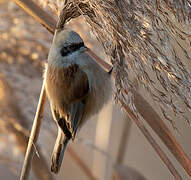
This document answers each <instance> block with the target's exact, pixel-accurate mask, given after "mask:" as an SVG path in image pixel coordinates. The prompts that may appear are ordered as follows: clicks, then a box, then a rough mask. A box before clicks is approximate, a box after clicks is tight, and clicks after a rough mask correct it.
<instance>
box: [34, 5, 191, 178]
mask: <svg viewBox="0 0 191 180" xmlns="http://www.w3.org/2000/svg"><path fill="white" fill-rule="evenodd" d="M75 5H76V4H75ZM77 7H78V8H79V5H78V4H77ZM80 10H81V9H80ZM33 12H35V10H34V9H33ZM82 12H83V11H82ZM88 12H89V11H88ZM90 12H91V11H90ZM74 14H75V13H74ZM83 14H86V13H83ZM87 15H88V14H87ZM90 15H91V14H90ZM90 15H89V16H88V17H90V18H91V16H90ZM76 16H77V15H75V17H76ZM43 18H45V19H46V16H45V17H43ZM37 21H38V19H37ZM95 22H96V21H95ZM48 26H49V25H48ZM114 54H115V53H114ZM116 54H118V53H116ZM106 68H108V67H106ZM143 102H144V100H143ZM147 111H148V110H147ZM151 111H152V109H151ZM155 123H157V122H155ZM158 123H160V122H158ZM151 126H152V125H151ZM167 129H168V128H167ZM156 133H157V132H156ZM169 134H170V135H171V133H170V131H169ZM172 137H173V136H172ZM162 140H163V142H164V143H165V144H166V145H168V141H166V140H165V139H162ZM168 140H169V141H171V139H170V138H169V139H168ZM174 142H176V140H175V139H174V137H173V142H172V146H174V147H172V146H171V147H168V148H169V149H170V150H171V149H173V148H175V149H177V147H176V144H174ZM181 150H182V149H181ZM181 152H183V153H184V151H183V150H182V151H181ZM177 154H178V156H179V157H180V156H181V153H180V152H179V151H178V153H177ZM175 157H176V156H175ZM176 158H177V157H176ZM180 163H181V164H182V165H183V167H186V166H187V167H190V164H191V163H190V160H189V159H188V158H187V157H185V159H183V161H182V162H180ZM185 170H186V171H187V173H188V174H189V175H190V174H191V173H190V168H185Z"/></svg>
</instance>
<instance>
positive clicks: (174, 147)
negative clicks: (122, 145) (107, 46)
mask: <svg viewBox="0 0 191 180" xmlns="http://www.w3.org/2000/svg"><path fill="white" fill-rule="evenodd" d="M15 1H26V0H15ZM28 1H30V0H28ZM21 7H22V6H21ZM22 8H23V9H24V10H25V11H26V12H27V13H29V14H31V12H32V13H34V14H36V11H35V8H33V9H32V7H27V8H26V7H22ZM28 8H29V9H30V12H28V10H27V9H28ZM33 17H35V16H34V15H33ZM47 18H48V16H46V13H44V16H43V17H42V19H43V20H44V21H45V22H47V23H45V24H44V26H46V28H47V29H51V27H53V26H54V27H55V24H56V22H53V23H52V24H49V22H48V21H46V20H47ZM35 20H36V21H38V22H40V21H39V18H35ZM50 32H54V29H51V30H50ZM90 52H91V51H90ZM92 54H93V55H94V57H95V60H97V59H99V60H101V59H100V58H98V57H97V56H96V55H95V54H94V53H93V52H92ZM100 62H101V63H100V64H101V65H102V67H104V68H105V69H106V70H108V71H109V70H110V69H111V66H110V65H109V64H107V63H105V62H104V61H102V60H101V61H100ZM103 62H104V63H103ZM139 101H140V102H142V104H145V100H144V99H143V98H142V96H140V99H139ZM145 112H147V113H150V112H154V110H153V108H152V107H151V108H150V109H145ZM143 113H144V112H143ZM144 120H145V121H147V119H144ZM160 120H161V119H160ZM151 121H152V123H149V125H150V126H151V128H152V129H153V130H154V131H155V128H153V124H155V125H157V124H160V123H161V121H162V120H161V121H157V120H156V121H155V119H152V120H151ZM159 126H160V125H159ZM164 126H165V129H166V131H167V132H168V133H167V137H166V139H164V138H163V136H161V134H163V133H164V129H163V128H164V127H163V126H162V129H161V131H160V132H158V131H157V132H156V131H155V133H156V134H157V135H158V136H159V137H160V138H161V140H162V141H163V142H164V144H165V145H166V146H167V147H168V149H169V150H170V151H171V152H172V153H173V152H174V151H175V150H176V151H177V153H176V154H174V153H173V155H174V156H175V158H176V159H177V160H178V161H179V159H180V157H182V161H181V162H180V161H179V162H180V164H181V165H182V166H183V167H184V169H185V170H186V172H187V173H188V174H189V175H190V176H191V168H190V167H191V161H190V159H189V158H188V157H187V156H186V155H185V152H184V151H183V149H182V148H181V146H180V145H179V147H177V144H178V143H177V141H176V139H175V138H174V136H173V135H172V133H171V132H170V130H169V129H168V128H167V127H166V125H165V124H164ZM146 138H147V136H146ZM169 142H171V145H170V146H169V145H168V143H169ZM186 167H187V168H186Z"/></svg>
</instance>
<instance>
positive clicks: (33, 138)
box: [20, 83, 46, 180]
mask: <svg viewBox="0 0 191 180" xmlns="http://www.w3.org/2000/svg"><path fill="white" fill-rule="evenodd" d="M45 104H46V92H45V90H44V83H43V85H42V88H41V94H40V98H39V103H38V106H37V110H36V114H35V118H34V121H33V126H32V130H31V134H30V137H29V141H28V146H27V150H26V154H25V159H24V163H23V167H22V171H21V175H20V180H26V179H28V176H29V172H30V168H31V163H32V159H33V156H34V152H35V146H36V142H37V139H38V136H39V133H40V127H41V123H42V119H43V112H44V108H45Z"/></svg>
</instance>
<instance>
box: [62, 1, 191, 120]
mask: <svg viewBox="0 0 191 180" xmlns="http://www.w3.org/2000/svg"><path fill="white" fill-rule="evenodd" d="M190 3H191V2H190V1H188V0H142V1H140V0H84V1H80V0H79V1H78V0H74V1H72V2H69V3H68V4H67V5H66V6H65V7H64V11H63V12H64V13H65V14H64V17H65V18H64V21H65V22H67V21H69V20H70V19H71V18H75V17H77V16H79V15H84V17H85V19H86V21H87V23H88V24H89V25H90V26H91V28H92V31H93V32H94V34H95V35H96V37H97V39H98V40H99V41H100V42H101V44H102V45H103V47H104V50H105V52H106V54H107V55H108V56H109V58H110V60H111V62H112V64H113V66H114V71H115V73H116V80H115V85H116V99H118V98H119V97H120V98H123V99H124V100H125V101H126V102H128V103H129V105H130V107H132V109H133V110H134V111H136V108H134V107H135V106H134V104H133V96H132V95H133V92H134V91H135V89H136V87H135V83H134V80H135V79H136V80H137V82H139V85H141V86H142V87H144V88H145V89H146V90H147V92H148V93H149V94H150V95H151V96H152V98H153V99H154V100H155V102H156V103H157V106H158V107H160V109H161V112H162V113H163V115H164V117H165V118H166V119H168V120H170V116H167V111H169V110H170V112H171V114H173V115H175V116H177V117H178V118H180V117H181V118H182V117H183V118H184V119H186V120H187V122H189V123H190V121H189V119H188V116H190V110H191V76H190V72H189V66H190V65H191V64H190V63H191V62H190V60H191V53H189V45H190V38H191V33H190V32H191V31H190V30H191V26H190V17H191V4H190ZM190 67H191V66H190ZM132 75H133V76H134V79H132V78H131V77H132ZM127 89H128V93H127V91H126V90H127ZM170 121H171V120H170ZM171 122H172V121H171Z"/></svg>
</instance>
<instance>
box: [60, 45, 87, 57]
mask: <svg viewBox="0 0 191 180" xmlns="http://www.w3.org/2000/svg"><path fill="white" fill-rule="evenodd" d="M81 47H85V46H84V43H83V42H81V43H78V44H71V45H69V46H65V47H63V48H62V49H61V50H60V54H61V55H62V56H63V57H64V56H66V55H68V54H70V53H73V52H75V51H77V50H78V49H80V48H81Z"/></svg>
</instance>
